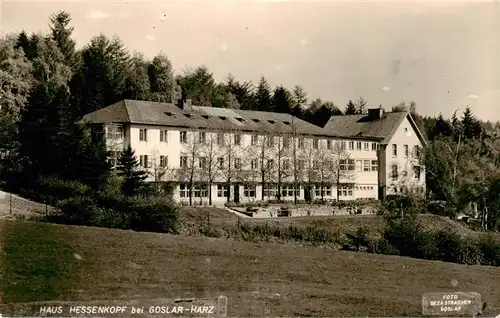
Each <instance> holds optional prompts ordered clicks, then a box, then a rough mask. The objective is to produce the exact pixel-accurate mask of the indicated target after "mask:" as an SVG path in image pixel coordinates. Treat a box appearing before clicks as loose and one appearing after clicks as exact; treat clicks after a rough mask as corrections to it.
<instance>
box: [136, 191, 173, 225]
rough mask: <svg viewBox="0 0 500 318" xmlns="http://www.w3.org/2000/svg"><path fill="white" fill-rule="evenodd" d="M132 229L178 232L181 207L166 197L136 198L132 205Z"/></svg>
mask: <svg viewBox="0 0 500 318" xmlns="http://www.w3.org/2000/svg"><path fill="white" fill-rule="evenodd" d="M130 212H131V214H132V218H131V229H132V230H135V231H144V232H160V233H178V232H179V225H180V215H179V208H178V207H177V206H176V205H175V204H174V203H173V202H172V201H170V200H165V199H164V198H154V197H153V198H136V202H134V203H133V204H132V206H131V207H130Z"/></svg>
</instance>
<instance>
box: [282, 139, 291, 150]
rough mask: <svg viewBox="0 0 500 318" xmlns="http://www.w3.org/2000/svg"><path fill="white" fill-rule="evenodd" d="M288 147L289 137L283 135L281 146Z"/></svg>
mask: <svg viewBox="0 0 500 318" xmlns="http://www.w3.org/2000/svg"><path fill="white" fill-rule="evenodd" d="M289 147H290V138H289V137H283V148H285V149H286V148H289Z"/></svg>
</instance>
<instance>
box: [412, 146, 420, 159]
mask: <svg viewBox="0 0 500 318" xmlns="http://www.w3.org/2000/svg"><path fill="white" fill-rule="evenodd" d="M413 157H414V158H417V159H419V158H420V147H419V146H418V145H415V146H413Z"/></svg>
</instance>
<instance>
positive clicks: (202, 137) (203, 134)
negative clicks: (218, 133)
mask: <svg viewBox="0 0 500 318" xmlns="http://www.w3.org/2000/svg"><path fill="white" fill-rule="evenodd" d="M198 142H199V143H200V144H202V145H203V144H205V143H206V142H207V133H206V132H204V131H200V132H199V133H198Z"/></svg>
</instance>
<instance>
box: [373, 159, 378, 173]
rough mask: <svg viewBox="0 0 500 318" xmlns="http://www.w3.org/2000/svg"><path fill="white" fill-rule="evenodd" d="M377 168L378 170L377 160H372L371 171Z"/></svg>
mask: <svg viewBox="0 0 500 318" xmlns="http://www.w3.org/2000/svg"><path fill="white" fill-rule="evenodd" d="M377 170H378V161H377V160H372V171H377Z"/></svg>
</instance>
